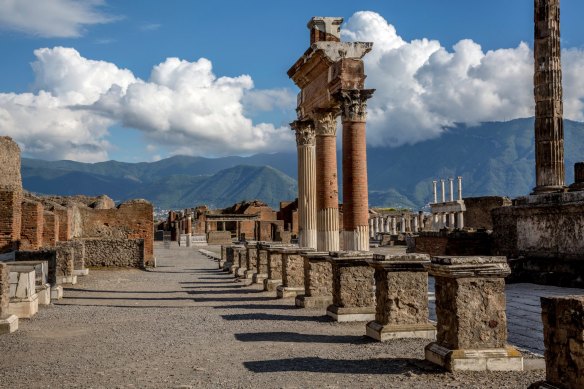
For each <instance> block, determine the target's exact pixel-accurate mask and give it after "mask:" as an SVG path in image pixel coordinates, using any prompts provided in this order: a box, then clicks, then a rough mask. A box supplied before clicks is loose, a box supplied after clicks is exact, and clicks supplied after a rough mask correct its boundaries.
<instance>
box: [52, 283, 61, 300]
mask: <svg viewBox="0 0 584 389" xmlns="http://www.w3.org/2000/svg"><path fill="white" fill-rule="evenodd" d="M62 298H63V287H62V286H61V285H55V286H52V287H51V300H61V299H62Z"/></svg>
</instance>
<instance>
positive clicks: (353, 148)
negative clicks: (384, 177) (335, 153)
mask: <svg viewBox="0 0 584 389" xmlns="http://www.w3.org/2000/svg"><path fill="white" fill-rule="evenodd" d="M373 92H374V90H372V89H363V90H359V89H352V90H342V91H340V92H339V93H338V94H337V96H336V97H337V99H338V101H339V103H340V105H341V113H342V120H343V228H344V231H343V241H344V243H345V247H344V249H345V250H357V251H368V250H369V231H368V229H369V225H368V224H367V219H368V218H369V199H368V191H367V146H366V144H367V143H366V134H365V122H366V120H367V100H368V99H369V98H370V97H371V96H372V95H373Z"/></svg>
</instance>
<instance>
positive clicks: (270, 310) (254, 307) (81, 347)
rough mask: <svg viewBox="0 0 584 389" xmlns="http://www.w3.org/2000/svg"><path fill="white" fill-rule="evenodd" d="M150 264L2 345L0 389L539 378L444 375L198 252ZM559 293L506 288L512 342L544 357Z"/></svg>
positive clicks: (397, 346) (100, 282)
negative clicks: (542, 313) (542, 333)
mask: <svg viewBox="0 0 584 389" xmlns="http://www.w3.org/2000/svg"><path fill="white" fill-rule="evenodd" d="M156 256H157V258H158V264H159V267H158V268H156V269H152V270H151V271H140V270H132V269H130V270H99V271H98V270H93V271H91V272H90V275H89V276H88V277H83V278H82V279H81V280H80V282H79V284H78V285H75V286H73V287H70V288H67V290H66V291H65V295H66V298H65V299H63V300H61V301H59V302H58V303H56V304H53V305H51V306H49V307H46V308H43V309H41V310H40V312H39V313H38V314H37V315H36V316H35V317H34V318H33V319H31V320H22V322H21V324H20V329H19V331H18V332H17V333H15V334H12V335H6V336H1V337H0V387H1V388H44V387H53V388H56V387H58V388H66V387H83V388H85V387H96V388H101V387H103V388H111V387H121V388H136V387H140V388H144V387H156V388H160V387H164V388H165V387H262V388H263V387H284V388H286V387H331V388H336V387H394V388H410V387H411V388H418V387H420V386H424V387H426V388H442V387H447V386H448V387H461V388H483V387H485V382H489V386H491V387H498V388H517V387H527V386H528V385H529V384H530V383H532V382H535V381H537V380H540V379H542V378H543V376H544V372H543V371H542V370H530V371H526V372H522V373H465V374H450V373H447V372H444V371H443V370H441V369H437V368H435V367H434V366H433V365H430V364H428V363H426V362H425V361H424V360H423V349H424V346H425V345H426V344H427V343H428V342H427V341H425V340H420V339H407V340H397V341H393V342H388V343H378V342H373V341H371V340H370V339H368V338H366V337H364V336H363V335H364V333H365V325H364V323H342V324H339V323H334V322H331V321H330V320H329V319H328V318H327V317H326V316H324V315H323V312H322V311H321V310H305V309H297V308H295V307H294V302H293V299H286V300H278V299H275V298H274V293H268V292H263V291H262V290H261V288H260V287H259V286H257V285H252V286H245V285H243V284H242V283H240V282H237V281H235V280H234V279H233V277H232V276H230V275H228V274H226V273H223V272H221V271H219V270H218V269H216V264H215V262H213V261H211V260H209V259H207V258H205V257H203V256H202V255H200V254H198V253H197V252H196V251H195V250H194V249H188V248H178V247H176V246H173V247H172V248H171V249H170V250H167V249H164V248H162V246H161V245H160V246H158V245H157V246H156ZM559 292H561V293H565V292H566V291H565V290H555V289H549V288H544V289H540V288H539V287H535V286H530V285H515V286H512V287H510V289H509V304H510V306H513V307H514V309H513V312H510V314H509V317H510V319H511V325H510V335H511V336H510V340H511V342H515V344H517V345H519V346H524V347H528V348H530V349H531V350H534V351H538V350H541V346H539V344H540V343H541V338H538V332H539V330H537V326H538V325H539V319H538V303H537V300H538V296H539V295H540V294H547V293H559ZM572 292H573V291H570V293H572ZM522 304H523V305H524V306H521V305H522ZM515 305H518V306H519V308H517V309H515ZM523 328H527V329H529V328H534V329H535V330H530V331H527V330H524V329H523ZM515 334H517V335H515ZM519 335H521V336H527V339H523V338H522V337H520V336H519ZM531 342H532V343H533V344H532V343H531ZM532 366H533V365H532ZM491 384H492V385H491Z"/></svg>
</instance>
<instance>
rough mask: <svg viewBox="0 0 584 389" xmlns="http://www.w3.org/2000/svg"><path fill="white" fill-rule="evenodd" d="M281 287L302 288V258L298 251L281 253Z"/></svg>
mask: <svg viewBox="0 0 584 389" xmlns="http://www.w3.org/2000/svg"><path fill="white" fill-rule="evenodd" d="M282 266H283V267H282V285H284V286H285V287H289V288H303V287H304V258H303V257H302V255H301V254H300V253H299V252H298V251H292V250H290V251H283V252H282Z"/></svg>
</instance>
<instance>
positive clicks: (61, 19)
mask: <svg viewBox="0 0 584 389" xmlns="http://www.w3.org/2000/svg"><path fill="white" fill-rule="evenodd" d="M103 5H104V1H102V0H40V1H39V0H0V28H1V29H4V30H11V31H18V32H23V33H25V34H29V35H34V36H40V37H45V38H74V37H79V36H81V35H83V32H84V27H85V26H90V25H94V24H103V23H109V22H112V21H114V20H116V19H117V18H115V17H112V16H109V15H106V14H105V13H103V12H102V11H100V9H99V8H100V7H101V6H103Z"/></svg>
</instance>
